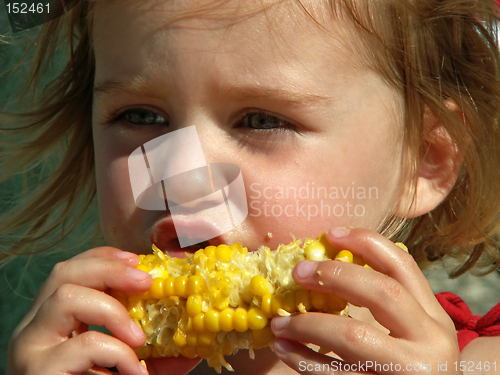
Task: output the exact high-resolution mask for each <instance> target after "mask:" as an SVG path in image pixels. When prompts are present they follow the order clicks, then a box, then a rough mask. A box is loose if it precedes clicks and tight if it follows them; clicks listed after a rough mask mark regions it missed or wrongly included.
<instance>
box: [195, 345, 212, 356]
mask: <svg viewBox="0 0 500 375" xmlns="http://www.w3.org/2000/svg"><path fill="white" fill-rule="evenodd" d="M212 352H213V349H212V348H211V347H209V346H198V347H197V348H196V354H198V357H200V358H203V359H207V358H210V356H211V355H212Z"/></svg>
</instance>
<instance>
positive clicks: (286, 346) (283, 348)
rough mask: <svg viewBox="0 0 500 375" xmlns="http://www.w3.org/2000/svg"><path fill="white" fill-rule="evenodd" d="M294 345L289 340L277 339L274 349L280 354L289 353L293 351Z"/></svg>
mask: <svg viewBox="0 0 500 375" xmlns="http://www.w3.org/2000/svg"><path fill="white" fill-rule="evenodd" d="M292 349H293V345H292V344H291V343H290V341H288V340H282V339H276V341H275V342H274V350H275V351H276V352H278V353H280V354H287V353H289V352H291V351H292Z"/></svg>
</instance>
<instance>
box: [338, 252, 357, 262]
mask: <svg viewBox="0 0 500 375" xmlns="http://www.w3.org/2000/svg"><path fill="white" fill-rule="evenodd" d="M352 258H353V257H352V253H351V252H350V251H349V250H342V251H341V252H339V253H338V254H337V256H336V257H335V260H338V261H341V262H346V263H352V260H353V259H352Z"/></svg>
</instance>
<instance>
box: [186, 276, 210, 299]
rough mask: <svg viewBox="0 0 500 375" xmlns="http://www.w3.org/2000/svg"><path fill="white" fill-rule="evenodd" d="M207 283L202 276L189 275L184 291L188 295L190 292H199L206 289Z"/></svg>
mask: <svg viewBox="0 0 500 375" xmlns="http://www.w3.org/2000/svg"><path fill="white" fill-rule="evenodd" d="M207 290H208V288H207V283H206V281H205V279H204V278H203V276H199V275H193V276H189V278H188V280H187V285H186V293H187V295H188V296H190V295H191V294H199V293H202V292H205V291H207Z"/></svg>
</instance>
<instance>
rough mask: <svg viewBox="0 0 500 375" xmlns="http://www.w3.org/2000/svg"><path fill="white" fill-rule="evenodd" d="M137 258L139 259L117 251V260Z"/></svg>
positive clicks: (130, 254) (131, 254)
mask: <svg viewBox="0 0 500 375" xmlns="http://www.w3.org/2000/svg"><path fill="white" fill-rule="evenodd" d="M135 257H137V255H136V254H134V253H129V252H127V251H121V250H119V251H117V252H116V254H115V258H116V259H134V258H135Z"/></svg>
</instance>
